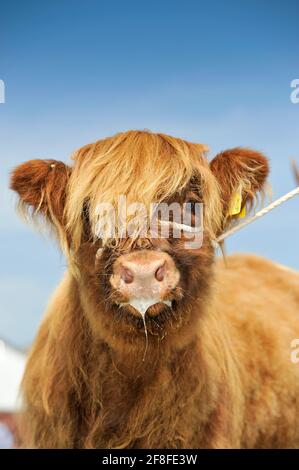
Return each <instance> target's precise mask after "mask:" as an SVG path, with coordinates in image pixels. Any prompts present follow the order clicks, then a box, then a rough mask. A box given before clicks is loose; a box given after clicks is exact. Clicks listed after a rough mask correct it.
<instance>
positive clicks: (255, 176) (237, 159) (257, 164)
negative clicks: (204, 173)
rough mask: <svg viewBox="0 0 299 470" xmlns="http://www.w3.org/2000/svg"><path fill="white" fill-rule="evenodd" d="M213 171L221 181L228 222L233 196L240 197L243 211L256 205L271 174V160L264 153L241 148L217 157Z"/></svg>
mask: <svg viewBox="0 0 299 470" xmlns="http://www.w3.org/2000/svg"><path fill="white" fill-rule="evenodd" d="M210 168H211V170H212V172H213V173H214V175H215V176H216V178H217V180H218V182H219V186H220V192H221V198H222V205H223V216H224V219H223V220H224V223H225V221H226V220H227V219H228V218H229V217H232V214H230V213H229V208H230V204H231V201H232V198H233V196H234V195H235V194H236V193H238V194H239V197H240V202H241V203H240V206H241V208H243V207H244V206H245V204H248V205H249V206H252V205H253V201H254V199H255V196H256V194H257V192H259V191H262V190H263V187H264V185H265V182H266V179H267V176H268V174H269V163H268V159H267V158H266V157H265V156H264V155H263V154H261V153H260V152H257V151H255V150H251V149H248V148H240V147H236V148H233V149H230V150H225V151H224V152H221V153H219V154H218V155H216V157H215V158H214V159H213V160H212V161H211V163H210ZM236 215H237V214H236Z"/></svg>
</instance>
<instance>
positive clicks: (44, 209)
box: [10, 160, 71, 231]
mask: <svg viewBox="0 0 299 470" xmlns="http://www.w3.org/2000/svg"><path fill="white" fill-rule="evenodd" d="M70 173H71V168H70V167H69V166H67V165H65V163H63V162H59V161H56V160H29V161H28V162H25V163H22V164H21V165H19V166H17V167H16V168H15V169H14V170H13V172H12V174H11V180H10V188H11V189H12V190H14V191H16V192H17V193H18V195H19V198H20V206H21V207H22V208H25V209H26V211H27V212H29V213H30V214H31V216H32V217H33V216H34V215H43V216H45V218H46V219H47V220H48V221H49V222H50V223H51V224H52V225H54V227H55V228H56V229H57V230H58V231H60V230H61V229H63V226H64V220H63V219H64V216H63V214H64V206H65V199H66V187H67V184H68V180H69V176H70Z"/></svg>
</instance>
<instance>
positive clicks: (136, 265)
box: [110, 250, 180, 299]
mask: <svg viewBox="0 0 299 470" xmlns="http://www.w3.org/2000/svg"><path fill="white" fill-rule="evenodd" d="M179 277H180V275H179V272H178V270H177V268H176V266H175V263H174V261H173V259H172V258H171V256H169V255H168V254H167V253H164V252H157V251H151V250H143V251H137V252H131V253H128V254H126V255H122V256H120V257H119V258H118V259H117V260H116V262H115V263H114V265H113V274H112V276H111V278H110V282H111V284H112V286H113V287H114V288H115V289H117V290H118V291H119V292H120V293H122V294H123V295H124V296H125V297H126V298H127V299H132V298H156V299H162V298H163V297H165V295H166V294H167V293H168V292H169V291H171V289H173V288H175V287H176V285H177V284H178V281H179Z"/></svg>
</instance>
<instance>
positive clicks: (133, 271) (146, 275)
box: [120, 259, 166, 284]
mask: <svg viewBox="0 0 299 470" xmlns="http://www.w3.org/2000/svg"><path fill="white" fill-rule="evenodd" d="M165 264H166V263H165V260H164V259H160V260H159V259H158V260H153V261H149V262H147V263H140V262H139V263H136V262H133V261H123V262H122V263H121V267H120V276H121V279H122V280H123V281H124V282H125V283H126V284H131V283H133V282H135V283H141V284H142V283H152V282H155V281H158V282H162V281H163V279H164V276H165V271H166V267H165Z"/></svg>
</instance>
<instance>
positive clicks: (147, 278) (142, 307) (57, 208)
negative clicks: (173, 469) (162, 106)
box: [11, 131, 268, 344]
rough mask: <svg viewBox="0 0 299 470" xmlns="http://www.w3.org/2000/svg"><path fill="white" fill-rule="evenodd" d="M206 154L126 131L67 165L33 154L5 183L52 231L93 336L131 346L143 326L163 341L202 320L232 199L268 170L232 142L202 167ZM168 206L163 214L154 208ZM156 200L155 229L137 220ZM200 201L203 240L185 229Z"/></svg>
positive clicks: (249, 195) (250, 190)
mask: <svg viewBox="0 0 299 470" xmlns="http://www.w3.org/2000/svg"><path fill="white" fill-rule="evenodd" d="M206 151H207V148H206V147H205V146H204V145H200V144H192V143H189V142H186V141H183V140H181V139H177V138H173V137H170V136H167V135H163V134H154V133H150V132H146V131H130V132H125V133H121V134H117V135H116V136H114V137H111V138H107V139H104V140H100V141H97V142H95V143H93V144H90V145H87V146H85V147H83V148H81V149H80V150H78V151H77V152H75V154H74V156H73V165H72V166H67V165H66V164H64V163H62V162H58V161H55V160H31V161H28V162H26V163H23V164H21V165H20V166H18V167H17V168H16V169H15V170H14V171H13V173H12V177H11V188H12V189H13V190H15V191H16V192H17V193H18V195H19V198H20V205H21V206H22V208H25V209H26V211H27V213H28V214H30V215H31V216H32V217H35V216H37V217H39V216H42V217H43V218H44V219H45V220H46V221H47V222H49V223H50V225H51V226H52V228H53V229H54V230H55V231H56V233H57V236H58V238H59V241H60V243H61V246H62V249H63V250H64V252H65V253H66V256H67V258H68V261H69V265H70V269H71V272H72V273H73V276H74V279H76V281H74V282H76V285H77V289H78V292H79V296H80V300H81V304H82V306H83V310H84V312H85V314H86V315H87V317H88V321H89V323H90V326H91V328H92V331H93V332H94V333H95V334H98V335H100V336H102V337H103V336H104V337H105V338H106V339H107V338H109V340H110V341H112V342H113V341H118V339H119V337H120V336H122V337H126V338H127V341H128V342H129V343H130V342H131V343H132V344H133V343H134V342H138V341H139V338H143V333H144V330H143V328H144V325H146V327H147V331H148V332H149V334H150V335H153V336H159V337H160V338H161V337H164V336H165V334H168V335H170V334H172V335H173V336H174V335H175V334H177V335H179V334H182V331H184V328H185V330H186V331H187V330H188V328H189V331H191V329H192V325H194V322H195V321H197V319H198V317H200V312H201V308H200V306H201V305H204V303H205V302H206V298H207V294H208V292H209V286H210V279H211V273H212V263H213V259H214V248H213V243H212V242H213V239H215V238H216V237H217V235H218V234H219V233H221V231H223V230H224V229H225V227H226V226H227V225H228V224H229V223H230V222H231V220H232V219H234V218H235V217H236V216H237V213H235V212H232V211H231V210H230V204H231V200H232V198H233V197H234V195H235V194H238V197H239V205H240V209H241V208H242V207H244V206H252V204H253V201H254V198H255V195H256V193H257V192H258V191H260V190H262V188H263V185H264V183H265V180H266V177H267V174H268V163H267V160H266V158H265V157H264V156H263V155H261V154H260V153H258V152H255V151H252V150H249V149H243V148H235V149H232V150H227V151H225V152H223V153H220V154H218V155H217V156H216V157H215V158H214V159H213V160H212V161H211V163H210V164H209V163H208V161H207V159H206V156H205V154H206ZM124 198H125V204H126V211H125V213H124V212H123V210H124V208H123V207H120V201H122V202H123V201H124ZM136 203H138V204H139V205H138V206H136ZM166 203H167V207H168V208H169V212H168V220H163V217H161V212H159V208H160V207H161V205H162V204H164V205H165V204H166ZM153 204H154V207H155V208H156V214H159V217H158V218H157V219H156V222H157V221H158V222H157V225H156V226H155V228H156V231H155V230H154V231H153V230H152V231H150V230H149V226H148V225H147V223H146V224H145V225H144V222H145V221H148V220H151V215H149V214H153ZM99 207H100V209H101V210H99ZM140 207H142V210H143V212H142V211H141V212H142V216H140ZM197 207H199V208H200V209H201V211H202V212H200V214H201V216H200V221H201V227H200V228H201V229H203V231H200V234H201V238H200V243H192V240H193V241H194V239H195V237H196V236H197V235H196V233H197V232H196V230H195V231H194V232H193V231H192V230H189V229H188V227H189V228H190V227H191V228H192V229H193V228H194V226H195V225H196V223H197V222H198V214H197V212H196V210H197ZM128 208H129V210H128ZM136 208H137V209H136ZM173 208H176V210H177V209H178V208H180V209H181V212H180V214H183V215H184V214H186V213H187V216H186V217H189V218H188V221H189V222H188V224H186V223H184V220H185V219H181V222H183V224H177V223H176V222H175V220H174V210H172V209H173ZM135 209H136V210H135ZM138 211H139V212H138ZM144 211H145V212H146V214H147V216H146V215H145V212H144ZM237 212H238V211H237ZM136 213H138V214H139V217H138V218H136ZM107 214H108V217H107ZM104 218H105V224H103V219H104ZM137 219H138V220H137ZM161 219H162V220H161ZM136 220H137V221H136ZM116 221H117V222H118V223H119V222H120V221H121V230H120V228H119V226H117V223H116ZM140 221H143V222H142V223H140ZM110 222H113V224H110V226H109V227H108V228H109V230H108V231H107V224H108V225H109V223H110ZM163 224H164V225H165V224H166V225H167V229H168V231H167V232H166V233H167V236H165V232H163V231H162V232H161V225H163ZM111 225H113V227H111ZM124 225H125V227H126V229H125V231H123V228H124ZM145 226H146V230H145ZM99 227H100V228H99ZM105 227H106V230H104V228H105ZM129 227H130V235H128V233H129V230H127V229H128V228H129ZM132 227H133V229H132ZM157 227H158V229H157ZM186 229H187V230H186ZM107 233H108V235H107ZM175 234H176V235H175Z"/></svg>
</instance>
